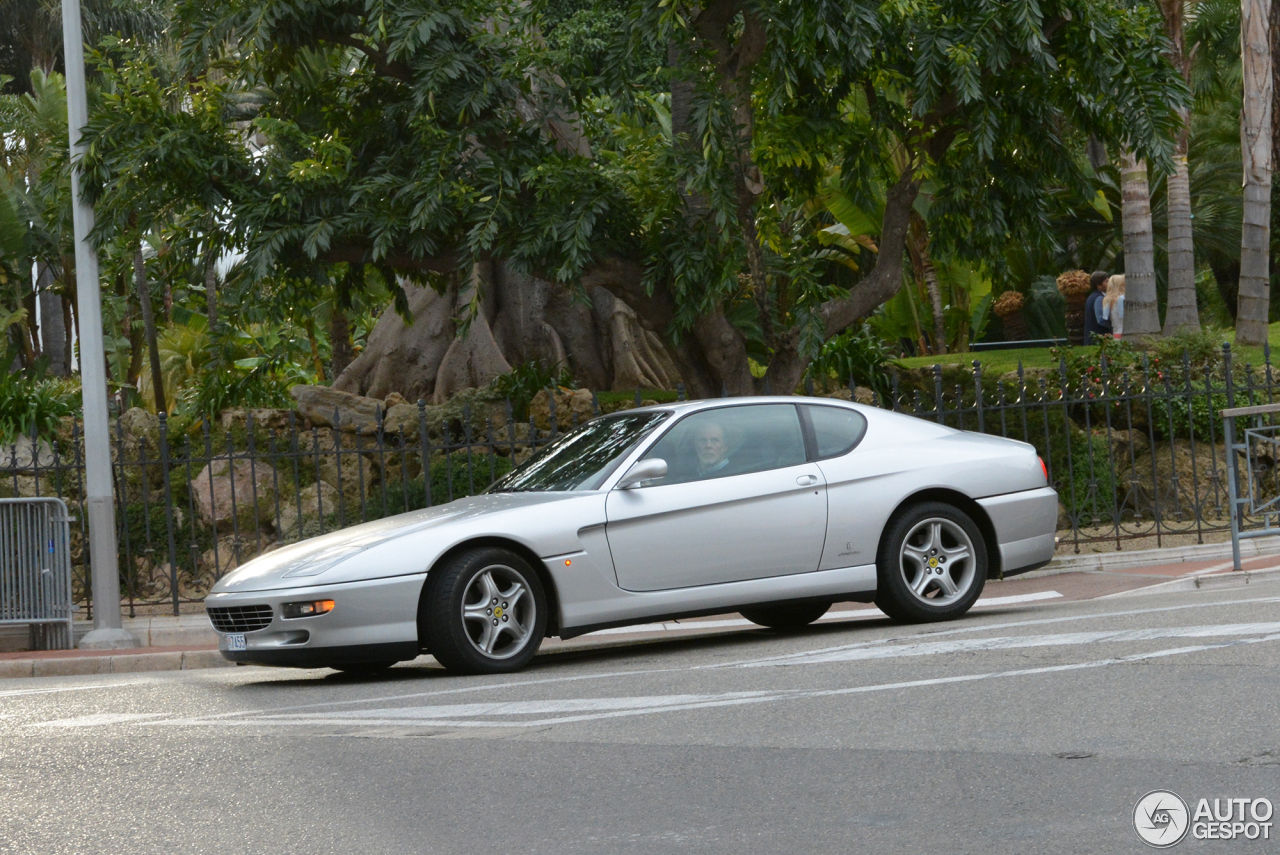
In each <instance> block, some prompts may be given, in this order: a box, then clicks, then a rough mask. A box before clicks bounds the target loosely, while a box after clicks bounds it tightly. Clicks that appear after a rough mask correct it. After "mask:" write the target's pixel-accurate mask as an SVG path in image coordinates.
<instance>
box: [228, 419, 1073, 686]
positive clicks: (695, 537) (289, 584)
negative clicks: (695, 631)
mask: <svg viewBox="0 0 1280 855" xmlns="http://www.w3.org/2000/svg"><path fill="white" fill-rule="evenodd" d="M1057 513H1058V496H1057V494H1056V493H1055V492H1054V491H1053V490H1052V489H1051V488H1050V487H1049V486H1048V483H1047V477H1046V472H1045V468H1044V463H1043V461H1041V460H1040V459H1039V458H1038V457H1037V456H1036V452H1035V449H1034V448H1032V447H1031V446H1030V445H1027V444H1025V443H1021V442H1016V441H1014V440H1009V439H1002V438H999V437H992V436H987V435H984V434H977V433H968V432H964V431H959V430H954V429H952V428H948V427H944V426H941V425H938V424H934V423H932V422H927V421H923V420H921V419H917V418H913V417H911V416H906V415H902V414H899V413H893V412H888V411H885V410H880V409H876V408H873V407H864V406H859V405H856V404H848V403H844V402H841V401H833V400H829V399H815V398H734V399H727V400H716V401H690V402H684V403H679V404H674V405H663V406H656V407H645V408H640V409H634V410H627V411H625V412H621V413H616V414H613V415H606V416H600V417H598V418H595V419H592V420H591V421H589V422H587V423H586V424H584V425H582V426H580V427H578V428H577V429H575V430H573V431H572V432H569V433H566V434H565V435H564V436H562V437H561V438H559V439H558V440H556V441H554V442H552V443H550V444H549V445H548V446H546V447H545V448H544V449H542V450H541V451H540V453H538V454H537V455H536V456H535V457H533V458H532V459H531V460H529V461H528V462H527V463H525V464H524V465H523V466H521V467H519V468H518V469H516V470H514V471H512V472H511V473H510V474H508V475H506V476H504V477H503V478H501V479H500V480H498V481H497V482H495V483H494V484H493V485H492V486H491V487H490V488H489V489H488V491H487V492H485V493H484V494H482V495H478V496H472V497H470V498H466V499H460V500H458V501H455V502H450V503H449V504H447V505H439V506H437V507H433V508H429V509H427V510H421V511H413V512H410V513H406V514H401V515H399V516H395V517H390V518H387V519H382V520H378V521H376V522H370V523H365V524H363V525H357V526H354V527H352V528H348V529H343V530H341V531H336V532H333V533H331V534H326V535H323V536H321V537H316V538H312V539H311V540H306V541H303V542H301V543H297V544H294V545H291V546H287V547H284V548H282V549H279V550H277V551H275V552H271V553H268V554H266V555H263V556H261V557H259V558H256V559H254V560H253V561H250V562H248V563H246V564H244V565H243V566H241V567H239V568H238V569H236V570H234V571H233V572H231V573H229V574H227V575H226V576H224V577H223V578H222V579H221V581H219V582H218V583H217V585H216V586H215V587H214V589H213V593H212V594H211V595H210V596H209V598H208V599H207V600H206V603H205V605H206V609H207V611H208V614H209V617H210V619H211V621H212V622H213V626H214V628H215V629H216V630H218V632H219V633H220V634H221V636H220V639H221V640H220V645H219V646H220V648H221V650H222V653H223V655H224V656H225V657H226V658H228V659H231V660H233V661H236V662H251V663H258V664H264V665H293V666H301V667H317V666H328V667H333V668H338V669H341V670H351V671H372V670H377V669H380V668H385V667H388V666H390V665H392V664H394V663H395V662H398V661H403V660H406V659H413V658H414V657H416V656H418V655H419V654H421V653H423V652H430V653H431V654H432V655H433V656H435V658H436V659H437V660H438V661H439V662H440V663H441V664H442V665H444V666H445V667H446V668H449V669H452V670H456V671H461V672H470V673H495V672H503V671H513V670H515V669H517V668H520V667H522V666H523V665H525V664H526V663H528V662H529V660H530V659H531V658H532V657H533V655H534V653H536V652H537V650H538V646H539V645H540V644H541V642H542V639H543V638H544V637H545V636H547V635H556V636H560V637H561V638H569V637H572V636H576V635H581V634H583V633H587V632H591V631H593V630H597V629H602V628H604V627H612V626H623V625H626V624H633V623H639V622H642V621H652V620H656V619H660V618H674V617H688V616H694V615H707V614H716V613H723V612H734V611H736V612H740V613H741V614H742V615H744V616H745V617H746V618H748V619H750V620H751V621H754V622H755V623H758V624H761V625H763V626H767V627H774V628H798V627H802V626H804V625H806V624H809V623H812V622H813V621H815V620H817V619H818V618H819V617H821V616H822V615H823V613H824V612H826V611H827V609H828V608H829V607H830V606H831V604H832V603H833V602H836V601H844V600H857V601H861V602H872V601H874V602H875V604H876V605H877V606H879V607H880V608H881V609H882V610H883V611H884V612H885V613H886V614H887V615H889V616H890V617H891V618H894V619H895V620H899V621H936V620H946V619H949V618H955V617H959V616H960V615H963V614H964V613H965V612H966V611H967V610H968V609H969V607H970V606H972V605H973V603H974V601H975V600H977V599H978V595H979V594H980V593H981V592H982V586H983V584H984V583H985V582H986V580H987V578H988V577H991V576H995V575H999V574H1003V575H1005V576H1008V575H1010V574H1013V573H1015V572H1019V571H1025V570H1029V569H1031V568H1034V567H1037V566H1040V565H1042V564H1044V563H1045V562H1047V561H1048V560H1049V559H1050V557H1051V556H1052V555H1053V548H1054V528H1055V523H1056V522H1057Z"/></svg>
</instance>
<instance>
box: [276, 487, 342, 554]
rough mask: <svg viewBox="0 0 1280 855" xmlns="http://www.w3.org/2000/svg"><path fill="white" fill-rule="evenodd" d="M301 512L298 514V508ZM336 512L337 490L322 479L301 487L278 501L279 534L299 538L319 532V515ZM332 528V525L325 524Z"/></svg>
mask: <svg viewBox="0 0 1280 855" xmlns="http://www.w3.org/2000/svg"><path fill="white" fill-rule="evenodd" d="M299 506H301V508H302V512H301V515H299V512H298V508H299ZM337 512H338V491H337V490H336V489H334V488H333V487H331V486H329V485H328V484H327V483H325V482H324V481H317V482H316V483H314V484H312V485H311V486H309V487H303V488H302V489H301V490H300V491H298V495H297V496H295V497H294V498H292V499H290V500H289V501H287V502H285V501H283V500H282V501H281V503H280V536H281V537H282V538H284V539H285V540H300V539H302V538H304V537H314V536H315V535H317V534H319V533H320V522H319V520H320V517H321V516H324V517H331V516H333V515H334V514H335V513H337ZM325 529H326V530H332V529H333V526H332V525H326V526H325Z"/></svg>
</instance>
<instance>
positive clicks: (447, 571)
mask: <svg viewBox="0 0 1280 855" xmlns="http://www.w3.org/2000/svg"><path fill="white" fill-rule="evenodd" d="M486 574H488V583H486V582H485V580H484V578H483V577H484V576H485V575H486ZM504 586H505V587H504ZM520 588H523V590H519V593H517V590H518V589H520ZM486 592H488V594H491V595H494V596H488V597H483V598H482V597H478V596H477V595H478V594H484V593H486ZM504 596H509V597H510V598H511V599H509V600H507V599H503V597H504ZM468 598H470V599H468ZM490 599H492V600H494V602H492V603H490V602H488V600H490ZM464 612H465V613H467V614H468V615H469V616H468V617H466V618H464V617H463V615H464ZM418 625H419V627H420V630H419V631H420V633H421V635H422V639H421V640H422V642H423V646H424V647H426V648H427V649H429V650H430V651H431V655H432V656H434V657H435V658H436V661H437V662H439V663H440V664H441V665H443V666H444V667H445V668H447V669H449V670H450V671H457V672H458V673H461V674H505V673H509V672H511V671H518V670H520V669H521V668H523V667H524V666H525V665H527V664H529V660H530V659H532V658H533V656H534V654H535V653H537V652H538V646H539V645H540V644H542V639H543V636H544V635H545V634H546V629H547V597H546V594H545V593H544V591H543V590H542V582H541V580H539V578H538V574H537V573H536V572H534V569H533V568H532V567H530V566H529V562H527V561H525V560H524V559H523V558H521V557H520V556H519V555H517V554H516V553H514V552H512V551H510V550H508V549H502V548H499V547H493V546H486V547H480V548H478V549H471V550H468V551H466V552H462V553H460V554H458V555H456V556H454V557H453V558H450V559H449V560H448V561H447V562H445V563H444V564H442V565H440V566H438V567H436V568H433V569H432V571H431V572H430V573H429V574H428V575H427V585H426V590H425V591H424V592H423V598H422V603H421V605H420V613H419V618H418ZM517 629H518V630H519V632H517V631H516V630H517ZM486 647H488V648H489V650H490V652H488V653H486V652H485V648H486Z"/></svg>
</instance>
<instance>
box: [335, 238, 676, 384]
mask: <svg viewBox="0 0 1280 855" xmlns="http://www.w3.org/2000/svg"><path fill="white" fill-rule="evenodd" d="M401 284H402V286H403V287H404V289H405V293H406V295H407V297H408V300H409V315H410V317H411V318H412V320H411V321H409V322H406V321H405V320H404V319H403V318H401V317H400V316H399V315H398V314H397V313H396V311H395V309H394V308H388V309H387V310H386V311H385V312H384V313H383V314H382V317H381V318H379V319H378V323H377V324H376V325H375V326H374V328H373V332H371V333H370V335H369V340H368V342H367V344H366V346H365V349H364V352H363V353H361V354H360V356H359V357H358V358H357V359H356V360H355V361H354V362H352V363H351V365H350V367H349V368H348V369H347V370H346V371H345V372H343V374H342V375H341V376H340V377H339V378H338V379H337V381H336V382H335V383H334V388H336V389H341V390H343V391H346V392H353V393H356V394H360V395H368V396H370V397H375V398H385V397H386V396H387V395H389V394H390V393H392V392H398V393H399V394H401V395H403V396H404V397H406V398H408V399H409V400H417V399H422V400H427V401H432V400H435V401H441V400H444V399H445V398H447V397H448V396H449V395H451V394H453V393H455V392H457V391H458V390H459V389H463V388H466V387H469V386H482V385H484V384H486V383H488V382H489V381H490V380H492V379H493V378H494V377H495V376H497V375H498V374H502V373H504V372H506V371H510V370H511V368H512V367H513V366H515V365H519V364H521V363H525V362H531V361H535V360H536V361H539V362H541V363H542V365H543V366H544V367H545V368H547V369H555V368H556V367H557V366H565V367H568V368H569V370H570V372H571V373H572V374H573V376H574V378H575V380H576V381H577V382H578V383H580V384H581V385H583V386H584V387H588V388H592V389H634V388H637V387H644V388H664V389H669V388H671V387H672V386H674V385H675V383H676V381H677V380H678V379H679V374H678V373H677V371H676V367H675V365H674V363H673V361H672V358H671V356H670V355H668V353H667V352H666V350H665V349H664V347H663V344H662V340H661V338H659V336H658V335H657V334H656V333H655V332H653V331H651V330H647V329H645V328H644V327H642V326H641V324H640V320H639V318H638V317H637V316H636V313H635V312H634V311H632V309H631V308H630V307H629V306H627V305H626V304H625V303H623V302H622V301H620V300H618V299H616V298H615V297H614V296H613V295H612V294H610V293H609V292H608V291H606V290H605V289H604V288H601V287H588V289H587V294H588V296H589V297H590V298H591V304H590V305H589V306H588V305H585V304H583V303H581V302H579V301H576V300H574V299H573V297H572V295H570V294H569V293H567V292H565V290H564V289H561V288H557V287H555V286H553V285H552V284H551V283H549V282H545V281H543V280H541V279H537V278H534V277H530V276H526V275H523V274H520V273H517V272H515V271H513V270H512V269H511V268H510V267H508V266H507V265H505V264H502V263H494V264H487V263H486V264H484V265H477V270H476V272H475V274H474V276H473V278H472V280H471V281H469V282H467V283H465V284H463V285H461V286H459V285H456V284H455V285H452V286H450V287H449V288H447V289H446V290H445V291H444V292H443V293H437V292H436V291H434V290H432V289H431V288H426V287H420V286H417V285H414V284H412V283H410V282H407V281H406V282H402V283H401ZM477 285H479V287H480V289H481V290H480V295H481V298H480V310H479V312H477V313H476V314H475V316H474V317H470V319H469V321H468V316H469V315H470V312H471V303H472V297H473V289H474V288H475V287H477ZM460 331H461V332H462V337H461V338H459V332H460Z"/></svg>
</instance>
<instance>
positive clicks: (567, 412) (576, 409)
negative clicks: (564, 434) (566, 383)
mask: <svg viewBox="0 0 1280 855" xmlns="http://www.w3.org/2000/svg"><path fill="white" fill-rule="evenodd" d="M551 400H552V397H551V390H550V389H543V390H542V391H541V392H539V393H538V394H536V395H534V396H533V400H532V401H530V402H529V418H531V419H533V423H534V424H536V425H537V426H538V428H539V429H540V430H550V429H551ZM555 406H556V424H557V426H558V427H559V428H560V430H566V429H568V428H570V427H572V426H573V425H580V424H582V423H583V422H585V421H587V420H588V419H591V418H594V417H595V409H594V408H593V407H592V398H591V391H590V390H589V389H565V388H563V387H558V388H556V390H555Z"/></svg>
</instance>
